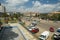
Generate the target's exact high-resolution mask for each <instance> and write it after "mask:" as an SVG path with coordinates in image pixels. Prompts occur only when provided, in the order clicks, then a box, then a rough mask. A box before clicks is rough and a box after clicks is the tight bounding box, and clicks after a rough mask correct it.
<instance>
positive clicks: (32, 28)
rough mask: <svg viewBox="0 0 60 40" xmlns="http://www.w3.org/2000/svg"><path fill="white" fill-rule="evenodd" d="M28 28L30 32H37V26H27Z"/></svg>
mask: <svg viewBox="0 0 60 40" xmlns="http://www.w3.org/2000/svg"><path fill="white" fill-rule="evenodd" d="M28 30H29V31H30V32H32V33H37V32H39V29H38V28H37V27H29V28H28Z"/></svg>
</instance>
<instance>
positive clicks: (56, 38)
mask: <svg viewBox="0 0 60 40" xmlns="http://www.w3.org/2000/svg"><path fill="white" fill-rule="evenodd" d="M52 38H53V40H60V34H59V33H55V34H53V36H52Z"/></svg>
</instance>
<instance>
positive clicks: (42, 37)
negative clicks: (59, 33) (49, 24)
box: [39, 31, 49, 40]
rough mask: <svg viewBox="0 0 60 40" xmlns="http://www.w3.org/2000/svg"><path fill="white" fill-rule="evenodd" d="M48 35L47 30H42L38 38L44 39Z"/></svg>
mask: <svg viewBox="0 0 60 40" xmlns="http://www.w3.org/2000/svg"><path fill="white" fill-rule="evenodd" d="M48 37H49V31H44V32H43V33H42V34H41V35H40V36H39V40H46V39H47V38H48Z"/></svg>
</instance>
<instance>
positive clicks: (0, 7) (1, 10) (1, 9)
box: [0, 3, 6, 16]
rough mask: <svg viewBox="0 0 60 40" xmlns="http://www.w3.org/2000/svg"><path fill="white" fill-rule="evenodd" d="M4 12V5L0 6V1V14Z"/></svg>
mask: <svg viewBox="0 0 60 40" xmlns="http://www.w3.org/2000/svg"><path fill="white" fill-rule="evenodd" d="M5 12H6V9H5V7H4V6H2V5H1V3H0V16H2V15H3V13H5Z"/></svg>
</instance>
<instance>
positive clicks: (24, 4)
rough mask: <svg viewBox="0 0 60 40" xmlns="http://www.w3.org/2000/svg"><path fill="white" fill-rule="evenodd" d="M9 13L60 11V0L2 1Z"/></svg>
mask: <svg viewBox="0 0 60 40" xmlns="http://www.w3.org/2000/svg"><path fill="white" fill-rule="evenodd" d="M0 3H1V4H2V5H3V6H5V7H6V11H7V12H40V13H48V12H54V11H60V0H0Z"/></svg>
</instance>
